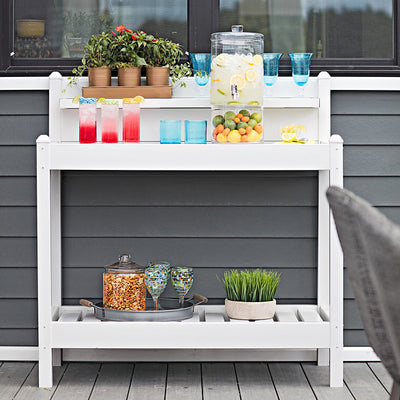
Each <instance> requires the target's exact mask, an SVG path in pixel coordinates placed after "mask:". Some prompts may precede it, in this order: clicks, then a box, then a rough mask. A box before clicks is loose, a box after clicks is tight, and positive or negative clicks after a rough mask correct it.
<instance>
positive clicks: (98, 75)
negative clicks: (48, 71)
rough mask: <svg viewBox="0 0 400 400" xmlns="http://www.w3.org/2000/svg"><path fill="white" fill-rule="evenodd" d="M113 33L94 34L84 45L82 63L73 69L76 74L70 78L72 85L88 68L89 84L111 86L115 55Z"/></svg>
mask: <svg viewBox="0 0 400 400" xmlns="http://www.w3.org/2000/svg"><path fill="white" fill-rule="evenodd" d="M112 38H113V35H112V34H111V33H104V32H103V33H101V34H100V35H92V36H91V38H90V39H89V41H88V43H87V45H85V47H84V56H83V58H82V65H80V66H79V67H77V68H74V69H73V70H72V73H73V74H74V75H75V76H74V77H72V78H70V85H71V84H74V83H76V81H77V79H78V78H80V77H81V76H82V75H83V73H84V72H85V71H86V70H88V75H89V86H110V85H111V68H112V67H113V57H112V51H111V42H112Z"/></svg>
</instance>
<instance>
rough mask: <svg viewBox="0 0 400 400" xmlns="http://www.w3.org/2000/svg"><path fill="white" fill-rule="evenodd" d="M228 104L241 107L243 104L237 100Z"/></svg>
mask: <svg viewBox="0 0 400 400" xmlns="http://www.w3.org/2000/svg"><path fill="white" fill-rule="evenodd" d="M228 104H229V105H240V104H242V103H241V102H240V101H237V100H231V101H228Z"/></svg>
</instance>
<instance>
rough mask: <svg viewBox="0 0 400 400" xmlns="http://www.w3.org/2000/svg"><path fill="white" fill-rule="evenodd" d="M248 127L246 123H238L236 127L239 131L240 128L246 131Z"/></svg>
mask: <svg viewBox="0 0 400 400" xmlns="http://www.w3.org/2000/svg"><path fill="white" fill-rule="evenodd" d="M247 126H248V125H247V124H246V122H238V124H237V125H236V128H237V129H240V128H243V129H246V128H247Z"/></svg>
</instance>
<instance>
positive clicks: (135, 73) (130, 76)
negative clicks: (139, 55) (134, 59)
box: [118, 67, 142, 86]
mask: <svg viewBox="0 0 400 400" xmlns="http://www.w3.org/2000/svg"><path fill="white" fill-rule="evenodd" d="M141 70H142V68H141V67H132V68H118V86H140V78H141Z"/></svg>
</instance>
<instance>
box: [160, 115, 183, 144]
mask: <svg viewBox="0 0 400 400" xmlns="http://www.w3.org/2000/svg"><path fill="white" fill-rule="evenodd" d="M181 125H182V123H181V121H180V120H179V121H178V120H161V121H160V143H162V144H180V143H181Z"/></svg>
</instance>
